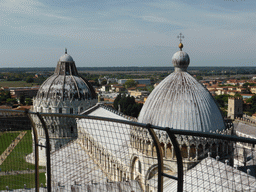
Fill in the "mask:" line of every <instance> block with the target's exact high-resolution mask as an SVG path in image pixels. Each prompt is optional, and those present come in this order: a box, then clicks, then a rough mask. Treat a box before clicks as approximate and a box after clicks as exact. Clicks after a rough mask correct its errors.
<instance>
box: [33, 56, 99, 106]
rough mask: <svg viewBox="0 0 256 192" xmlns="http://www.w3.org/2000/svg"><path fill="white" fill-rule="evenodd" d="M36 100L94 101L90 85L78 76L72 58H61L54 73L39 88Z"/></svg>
mask: <svg viewBox="0 0 256 192" xmlns="http://www.w3.org/2000/svg"><path fill="white" fill-rule="evenodd" d="M36 98H38V99H39V98H40V99H45V100H69V101H72V100H75V99H77V100H91V99H96V93H95V91H94V88H93V87H92V85H91V84H90V83H89V82H88V81H87V80H86V79H84V78H83V77H81V76H80V75H79V74H78V71H77V68H76V65H75V62H74V60H73V58H72V57H71V56H70V55H68V54H67V53H65V55H63V56H61V57H60V59H59V61H58V64H57V67H56V69H55V72H54V74H53V75H52V76H50V77H49V78H48V79H47V80H46V81H45V82H44V83H43V84H42V85H41V87H40V88H39V90H38V92H37V96H36Z"/></svg>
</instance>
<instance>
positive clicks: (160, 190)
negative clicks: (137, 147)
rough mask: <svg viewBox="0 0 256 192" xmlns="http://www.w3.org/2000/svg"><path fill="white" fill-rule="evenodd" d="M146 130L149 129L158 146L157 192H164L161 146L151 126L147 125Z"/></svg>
mask: <svg viewBox="0 0 256 192" xmlns="http://www.w3.org/2000/svg"><path fill="white" fill-rule="evenodd" d="M146 128H147V129H148V131H149V133H150V135H151V137H152V139H153V141H154V143H155V146H156V152H157V160H158V186H157V191H158V192H162V191H163V176H162V175H163V153H162V149H161V145H160V143H159V140H158V138H157V136H156V133H155V131H154V130H153V129H152V128H151V125H150V124H147V126H146Z"/></svg>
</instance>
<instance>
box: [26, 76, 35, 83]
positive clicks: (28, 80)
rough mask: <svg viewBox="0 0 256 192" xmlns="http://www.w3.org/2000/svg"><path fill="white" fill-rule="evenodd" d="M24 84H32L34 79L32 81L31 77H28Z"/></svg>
mask: <svg viewBox="0 0 256 192" xmlns="http://www.w3.org/2000/svg"><path fill="white" fill-rule="evenodd" d="M26 82H27V83H33V82H34V79H33V78H32V77H28V78H27V79H26Z"/></svg>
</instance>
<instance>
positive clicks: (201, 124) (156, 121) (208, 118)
mask: <svg viewBox="0 0 256 192" xmlns="http://www.w3.org/2000/svg"><path fill="white" fill-rule="evenodd" d="M182 47H183V45H182ZM189 61H190V60H189V56H188V54H187V53H186V52H183V51H182V50H180V51H178V52H177V53H175V54H174V56H173V59H172V62H173V64H174V67H175V71H174V72H173V73H171V74H170V75H169V76H168V77H166V78H165V79H164V80H163V81H162V82H161V83H160V84H159V85H158V86H157V87H156V88H155V89H154V90H153V91H152V93H151V94H150V95H149V97H148V98H147V100H146V102H145V104H144V106H143V107H142V109H141V112H140V115H139V117H138V120H139V122H141V123H150V124H153V125H157V126H162V127H170V128H174V129H183V130H193V131H203V132H210V131H216V130H223V129H224V128H225V124H224V120H223V117H222V115H221V112H220V109H219V107H218V105H217V104H216V102H215V100H214V98H213V97H212V95H211V94H210V93H209V91H208V90H206V89H205V87H203V86H202V85H201V84H200V83H199V82H198V81H197V80H195V79H194V78H193V77H192V76H191V75H190V74H189V73H187V72H186V70H187V67H188V65H189Z"/></svg>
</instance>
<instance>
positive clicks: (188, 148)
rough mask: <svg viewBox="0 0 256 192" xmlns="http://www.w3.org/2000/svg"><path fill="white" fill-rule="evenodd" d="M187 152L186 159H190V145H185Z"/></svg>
mask: <svg viewBox="0 0 256 192" xmlns="http://www.w3.org/2000/svg"><path fill="white" fill-rule="evenodd" d="M187 152H188V160H189V159H190V146H188V147H187Z"/></svg>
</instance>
